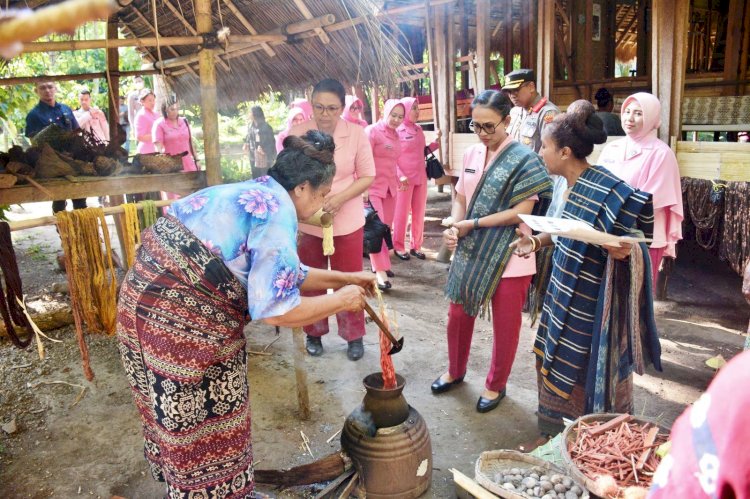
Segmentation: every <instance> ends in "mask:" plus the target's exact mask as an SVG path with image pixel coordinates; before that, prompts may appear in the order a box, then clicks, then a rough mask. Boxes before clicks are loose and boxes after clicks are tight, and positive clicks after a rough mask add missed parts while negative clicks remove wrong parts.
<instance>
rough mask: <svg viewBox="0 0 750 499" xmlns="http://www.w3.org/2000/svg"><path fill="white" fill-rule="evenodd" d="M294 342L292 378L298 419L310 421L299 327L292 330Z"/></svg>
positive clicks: (302, 333)
mask: <svg viewBox="0 0 750 499" xmlns="http://www.w3.org/2000/svg"><path fill="white" fill-rule="evenodd" d="M292 338H293V341H294V376H295V378H296V380H297V404H298V405H299V418H300V419H301V420H302V421H307V420H308V419H310V396H309V395H308V393H307V371H305V333H304V331H302V328H301V327H295V328H292Z"/></svg>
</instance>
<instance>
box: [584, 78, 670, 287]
mask: <svg viewBox="0 0 750 499" xmlns="http://www.w3.org/2000/svg"><path fill="white" fill-rule="evenodd" d="M660 116H661V104H660V103H659V99H657V98H656V97H655V96H653V95H651V94H649V93H646V92H638V93H637V94H633V95H631V96H630V97H628V98H627V99H625V102H623V103H622V108H621V111H620V117H621V120H622V128H623V129H624V130H625V137H624V138H622V139H619V140H616V141H614V142H611V143H609V144H607V146H606V147H605V148H604V150H603V151H602V153H601V155H600V156H599V160H598V161H597V163H599V164H600V165H601V166H603V167H605V168H606V169H607V170H609V171H611V172H612V173H614V174H615V175H617V176H618V177H620V178H621V179H623V180H624V181H625V182H627V183H628V184H630V186H631V187H635V188H636V189H640V190H642V191H645V192H648V193H650V194H651V195H652V196H653V203H654V242H653V243H651V246H650V248H649V254H650V255H651V265H652V270H653V279H654V283H656V278H657V276H658V275H659V267H660V266H661V260H662V257H665V256H666V257H669V258H675V257H676V252H675V245H676V244H677V241H679V240H680V239H682V219H683V211H682V187H681V186H680V170H679V167H678V166H677V157H676V156H675V155H674V152H673V151H672V149H670V148H669V146H668V145H667V144H665V143H664V142H662V141H661V140H659V139H658V138H657V137H656V131H657V129H658V128H659V125H660V124H661V118H660Z"/></svg>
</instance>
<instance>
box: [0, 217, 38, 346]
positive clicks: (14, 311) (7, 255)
mask: <svg viewBox="0 0 750 499" xmlns="http://www.w3.org/2000/svg"><path fill="white" fill-rule="evenodd" d="M0 271H2V277H3V280H4V281H5V286H4V287H3V285H2V282H0V315H2V316H3V322H4V323H5V330H6V331H8V336H9V337H10V341H12V342H13V344H14V345H16V346H17V347H19V348H26V347H28V346H29V345H30V344H31V339H32V338H33V336H34V331H33V329H32V327H31V324H30V323H29V320H28V318H27V317H26V315H25V314H24V313H23V310H22V309H21V306H20V305H19V304H18V302H17V301H16V298H18V299H19V300H23V290H22V287H21V274H20V273H19V271H18V262H17V261H16V252H15V251H14V250H13V240H12V239H11V235H10V225H8V222H4V221H3V222H0ZM14 326H21V327H23V328H24V329H26V331H27V333H28V334H29V336H28V338H26V339H24V340H22V339H21V338H19V337H18V335H17V334H16V330H15V327H14Z"/></svg>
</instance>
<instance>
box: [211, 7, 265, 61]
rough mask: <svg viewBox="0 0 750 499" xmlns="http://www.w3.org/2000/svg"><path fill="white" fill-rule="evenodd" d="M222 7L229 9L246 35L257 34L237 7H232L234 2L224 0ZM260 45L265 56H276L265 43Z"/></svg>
mask: <svg viewBox="0 0 750 499" xmlns="http://www.w3.org/2000/svg"><path fill="white" fill-rule="evenodd" d="M224 5H226V6H227V7H229V10H230V11H232V14H234V16H235V17H236V18H237V19H238V20H239V21H240V22H241V23H242V25H243V26H244V27H245V29H246V30H247V32H248V33H250V34H251V35H257V34H258V31H257V30H256V29H255V28H254V27H253V25H252V24H250V21H248V20H247V18H246V17H245V16H244V15H243V14H242V12H240V9H238V8H237V6H236V5H234V2H233V1H232V0H224ZM260 45H261V47H263V51H264V52H265V53H266V55H267V56H269V57H274V56H275V55H276V52H275V51H274V50H273V49H272V48H271V46H270V45H269V44H268V43H267V42H264V43H261V44H260Z"/></svg>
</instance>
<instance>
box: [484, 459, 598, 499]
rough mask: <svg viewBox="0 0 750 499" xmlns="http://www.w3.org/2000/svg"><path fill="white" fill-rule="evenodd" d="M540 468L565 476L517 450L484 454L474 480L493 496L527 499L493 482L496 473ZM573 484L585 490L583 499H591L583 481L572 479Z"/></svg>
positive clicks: (547, 463)
mask: <svg viewBox="0 0 750 499" xmlns="http://www.w3.org/2000/svg"><path fill="white" fill-rule="evenodd" d="M535 466H538V467H540V468H543V469H545V470H547V471H548V472H549V473H550V474H552V473H558V474H560V475H565V474H566V473H565V471H563V470H561V469H560V468H558V467H557V466H555V465H553V464H552V463H550V462H548V461H545V460H543V459H539V458H538V457H534V456H531V455H529V454H524V453H523V452H518V451H515V450H490V451H486V452H482V454H481V455H480V456H479V459H477V463H476V465H475V467H474V479H475V480H476V481H477V483H479V485H481V486H482V487H484V488H485V489H487V490H489V491H490V492H492V493H493V494H496V495H498V496H500V497H505V498H508V499H527V498H528V497H529V496H527V495H525V494H519V493H518V492H516V491H513V490H508V489H504V488H503V487H502V486H501V485H500V484H498V483H496V482H495V481H493V480H492V477H494V476H495V473H497V472H498V471H500V470H502V469H506V468H533V467H535ZM571 478H572V479H573V482H574V483H575V484H576V485H578V486H579V487H581V489H583V495H582V496H581V498H582V499H589V493H588V491H587V490H586V487H584V486H583V483H582V481H581V480H578V479H576V478H575V477H572V476H571Z"/></svg>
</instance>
